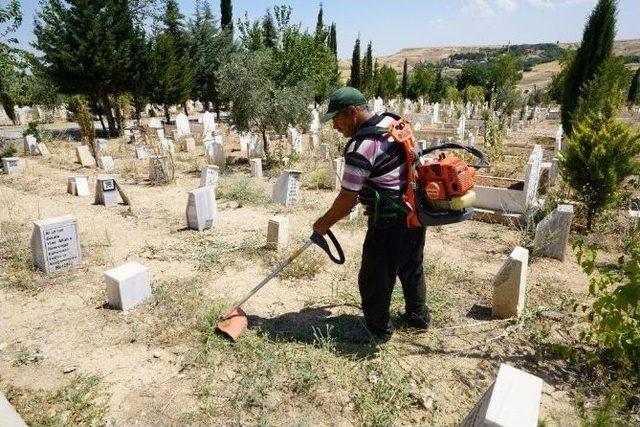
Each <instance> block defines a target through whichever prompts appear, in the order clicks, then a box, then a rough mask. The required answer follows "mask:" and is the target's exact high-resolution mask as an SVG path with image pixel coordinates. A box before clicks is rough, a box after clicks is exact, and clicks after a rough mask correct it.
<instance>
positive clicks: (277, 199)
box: [272, 170, 302, 206]
mask: <svg viewBox="0 0 640 427" xmlns="http://www.w3.org/2000/svg"><path fill="white" fill-rule="evenodd" d="M300 175H302V172H301V171H294V170H286V171H284V172H283V173H282V175H280V176H279V177H278V179H277V181H276V183H275V185H274V186H273V194H272V199H273V202H274V203H280V204H282V205H285V206H290V205H293V204H295V203H296V202H297V201H298V198H299V193H300Z"/></svg>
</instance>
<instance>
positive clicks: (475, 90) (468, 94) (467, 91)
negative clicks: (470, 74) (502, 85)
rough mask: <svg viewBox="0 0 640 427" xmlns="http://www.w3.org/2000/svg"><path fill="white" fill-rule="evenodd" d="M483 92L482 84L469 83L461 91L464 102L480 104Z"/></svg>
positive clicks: (482, 99)
mask: <svg viewBox="0 0 640 427" xmlns="http://www.w3.org/2000/svg"><path fill="white" fill-rule="evenodd" d="M484 93H485V92H484V88H483V87H482V86H473V85H469V86H467V87H465V88H464V90H463V91H462V100H463V101H464V102H471V103H478V104H480V103H482V102H483V101H484Z"/></svg>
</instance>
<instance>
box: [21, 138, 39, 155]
mask: <svg viewBox="0 0 640 427" xmlns="http://www.w3.org/2000/svg"><path fill="white" fill-rule="evenodd" d="M39 154H40V152H39V151H38V140H37V139H36V137H35V136H33V135H26V136H25V137H24V155H25V156H37V155H39Z"/></svg>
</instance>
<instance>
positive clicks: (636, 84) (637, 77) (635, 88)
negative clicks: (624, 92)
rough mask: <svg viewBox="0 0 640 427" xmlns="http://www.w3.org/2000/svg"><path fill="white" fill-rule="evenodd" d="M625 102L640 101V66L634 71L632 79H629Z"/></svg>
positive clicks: (634, 102) (637, 102) (635, 102)
mask: <svg viewBox="0 0 640 427" xmlns="http://www.w3.org/2000/svg"><path fill="white" fill-rule="evenodd" d="M627 102H628V103H629V104H639V103H640V68H638V69H637V70H636V73H635V74H634V76H633V80H632V81H631V86H629V95H628V96H627Z"/></svg>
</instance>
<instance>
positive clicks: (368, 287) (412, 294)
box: [358, 224, 426, 333]
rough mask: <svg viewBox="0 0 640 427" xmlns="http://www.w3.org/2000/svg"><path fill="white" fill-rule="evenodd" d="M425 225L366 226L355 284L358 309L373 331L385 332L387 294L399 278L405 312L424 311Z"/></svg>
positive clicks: (388, 295)
mask: <svg viewBox="0 0 640 427" xmlns="http://www.w3.org/2000/svg"><path fill="white" fill-rule="evenodd" d="M425 231H426V229H425V228H406V226H404V224H395V225H391V226H387V227H378V226H374V225H370V226H369V229H368V230H367V236H366V237H365V240H364V246H363V249H362V264H361V265H360V274H359V275H358V286H359V288H360V297H361V298H362V311H363V312H364V318H365V321H366V323H367V326H368V327H369V329H371V331H372V332H374V333H385V332H387V331H388V324H389V306H390V304H391V293H392V292H393V286H394V284H395V282H396V277H398V278H400V283H401V284H402V291H403V293H404V301H405V310H406V313H407V315H412V314H415V315H417V316H420V317H422V316H423V315H424V314H425V313H426V306H425V304H426V286H425V281H424V271H423V267H422V260H423V252H424V243H425Z"/></svg>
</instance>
